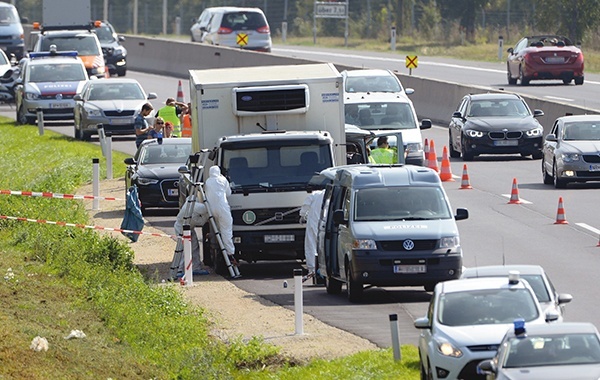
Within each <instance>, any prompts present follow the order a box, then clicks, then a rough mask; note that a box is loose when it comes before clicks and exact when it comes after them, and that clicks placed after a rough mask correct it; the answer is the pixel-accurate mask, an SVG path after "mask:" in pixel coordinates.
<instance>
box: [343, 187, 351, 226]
mask: <svg viewBox="0 0 600 380" xmlns="http://www.w3.org/2000/svg"><path fill="white" fill-rule="evenodd" d="M343 191H344V200H343V202H342V208H343V210H344V219H346V220H350V195H351V194H352V192H350V191H349V190H348V189H347V188H344V190H343Z"/></svg>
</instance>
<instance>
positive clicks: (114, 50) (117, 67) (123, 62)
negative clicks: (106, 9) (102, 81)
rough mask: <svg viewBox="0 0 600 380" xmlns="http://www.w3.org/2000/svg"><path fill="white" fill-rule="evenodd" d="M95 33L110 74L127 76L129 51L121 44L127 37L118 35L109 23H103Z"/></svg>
mask: <svg viewBox="0 0 600 380" xmlns="http://www.w3.org/2000/svg"><path fill="white" fill-rule="evenodd" d="M94 31H95V32H96V34H97V35H98V40H100V46H102V54H103V55H104V61H105V62H106V66H107V67H108V71H109V72H110V74H111V75H114V74H117V75H118V76H120V77H122V76H125V74H126V73H127V49H125V46H123V45H121V42H123V41H125V37H124V36H122V35H119V34H117V32H116V31H115V28H113V26H112V25H111V24H110V23H109V22H107V21H103V22H102V23H101V24H100V26H99V27H97V28H95V29H94Z"/></svg>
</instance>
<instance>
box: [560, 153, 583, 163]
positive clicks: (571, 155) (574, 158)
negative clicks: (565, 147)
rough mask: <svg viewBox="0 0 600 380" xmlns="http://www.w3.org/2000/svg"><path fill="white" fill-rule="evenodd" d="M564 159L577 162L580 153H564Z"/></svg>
mask: <svg viewBox="0 0 600 380" xmlns="http://www.w3.org/2000/svg"><path fill="white" fill-rule="evenodd" d="M562 160H563V161H564V162H575V161H579V153H563V154H562Z"/></svg>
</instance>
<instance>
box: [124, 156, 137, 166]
mask: <svg viewBox="0 0 600 380" xmlns="http://www.w3.org/2000/svg"><path fill="white" fill-rule="evenodd" d="M123 162H125V164H127V165H135V160H134V159H133V157H127V158H126V159H124V160H123Z"/></svg>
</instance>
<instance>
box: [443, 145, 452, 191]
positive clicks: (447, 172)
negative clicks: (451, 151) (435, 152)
mask: <svg viewBox="0 0 600 380" xmlns="http://www.w3.org/2000/svg"><path fill="white" fill-rule="evenodd" d="M440 179H441V180H442V181H444V182H447V181H454V178H452V169H451V168H450V159H449V158H448V148H447V147H446V146H445V145H444V150H443V153H442V169H441V170H440Z"/></svg>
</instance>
